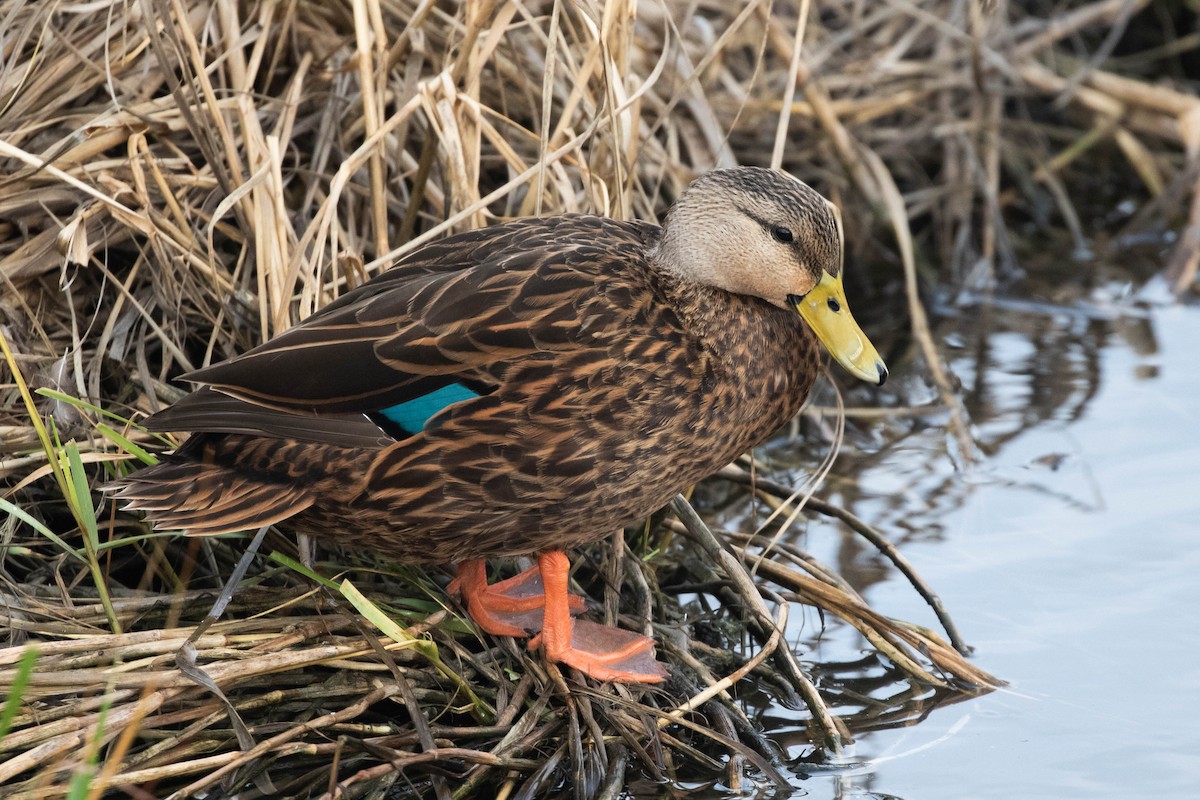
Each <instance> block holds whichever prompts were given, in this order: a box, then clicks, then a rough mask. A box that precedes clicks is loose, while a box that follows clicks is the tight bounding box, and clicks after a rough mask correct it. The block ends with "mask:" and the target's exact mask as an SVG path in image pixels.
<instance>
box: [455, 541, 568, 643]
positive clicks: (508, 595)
mask: <svg viewBox="0 0 1200 800" xmlns="http://www.w3.org/2000/svg"><path fill="white" fill-rule="evenodd" d="M448 589H449V591H450V593H451V594H457V595H461V596H462V598H463V600H464V601H465V602H466V604H467V611H468V612H469V613H470V615H471V619H473V620H475V623H476V624H477V625H479V627H481V628H483V629H484V630H485V631H487V632H488V633H490V634H492V635H493V636H518V637H522V636H529V635H530V633H536V632H537V631H540V630H541V629H542V617H543V612H542V607H543V606H544V605H545V597H544V595H543V591H542V579H541V573H540V571H539V570H538V568H537V567H530V568H529V569H527V570H525V571H524V572H522V573H520V574H518V575H514V576H513V577H511V578H508V579H507V580H503V581H500V582H498V583H494V584H492V585H490V586H489V585H488V582H487V566H486V565H485V564H484V562H483V561H482V560H474V561H463V562H462V563H460V564H459V565H458V570H457V573H456V574H455V577H454V580H453V581H451V582H450V586H449V587H448ZM567 603H568V609H569V611H570V612H571V613H576V614H577V613H579V612H581V611H583V609H584V602H583V598H582V597H579V596H578V595H569V596H568V600H567Z"/></svg>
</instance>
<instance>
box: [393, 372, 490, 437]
mask: <svg viewBox="0 0 1200 800" xmlns="http://www.w3.org/2000/svg"><path fill="white" fill-rule="evenodd" d="M476 397H479V394H478V393H477V392H473V391H471V390H470V389H468V388H467V387H465V386H463V385H462V384H459V383H451V384H449V385H447V386H443V387H441V388H440V389H434V390H433V391H432V392H429V393H428V394H423V395H421V396H420V397H414V398H413V399H412V400H406V401H404V402H403V403H397V404H396V405H394V406H388V407H387V408H381V409H379V411H378V412H376V413H378V414H379V415H380V416H382V417H384V418H386V419H387V420H388V421H389V422H391V423H392V424H394V425H396V426H397V427H398V428H400V429H401V430H402V431H404V432H405V433H409V434H414V433H419V432H420V431H421V429H422V428H424V427H425V423H426V422H428V421H429V418H430V417H432V416H433V415H434V414H436V413H438V412H439V411H441V410H442V409H443V408H445V407H446V406H450V405H453V404H455V403H459V402H462V401H463V400H471V399H473V398H476Z"/></svg>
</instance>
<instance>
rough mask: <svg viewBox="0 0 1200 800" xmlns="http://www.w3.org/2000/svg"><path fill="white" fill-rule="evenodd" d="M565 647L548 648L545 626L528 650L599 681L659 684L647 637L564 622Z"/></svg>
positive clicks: (661, 675)
mask: <svg viewBox="0 0 1200 800" xmlns="http://www.w3.org/2000/svg"><path fill="white" fill-rule="evenodd" d="M568 624H569V625H570V626H571V627H570V631H569V634H568V636H567V637H563V638H566V639H567V643H566V645H565V646H563V645H562V644H561V642H560V643H558V644H557V645H555V644H551V642H552V640H553V639H552V638H548V632H547V628H549V627H550V626H549V625H547V626H546V627H544V628H543V629H542V633H539V634H538V635H537V636H535V637H534V638H533V639H530V640H529V648H530V649H531V650H532V649H535V648H537V647H542V648H543V650H544V651H545V653H546V658H547V659H548V660H550V661H555V662H559V663H562V664H567V665H569V666H572V667H574V668H575V669H577V670H579V671H580V672H582V673H584V674H586V675H590V676H591V677H593V678H595V679H596V680H600V681H617V682H619V683H661V682H662V681H663V680H664V679H665V678H666V677H667V670H666V668H665V667H664V666H663V665H662V664H661V663H660V662H659V661H658V660H657V659H656V658H655V657H654V640H653V639H651V638H650V637H648V636H641V635H640V634H636V633H632V632H630V631H626V630H622V629H620V628H614V627H612V626H610V625H600V624H597V623H595V622H589V621H588V620H586V619H576V620H568Z"/></svg>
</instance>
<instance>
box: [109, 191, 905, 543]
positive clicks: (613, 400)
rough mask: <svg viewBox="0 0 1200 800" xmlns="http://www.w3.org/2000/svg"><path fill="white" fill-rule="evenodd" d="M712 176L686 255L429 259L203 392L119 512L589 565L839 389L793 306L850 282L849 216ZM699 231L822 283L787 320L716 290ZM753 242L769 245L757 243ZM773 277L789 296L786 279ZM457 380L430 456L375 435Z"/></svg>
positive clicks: (217, 528) (589, 235) (535, 251)
mask: <svg viewBox="0 0 1200 800" xmlns="http://www.w3.org/2000/svg"><path fill="white" fill-rule="evenodd" d="M711 175H714V176H716V177H714V178H710V179H709V181H708V184H707V187H706V189H705V191H706V192H708V193H710V194H712V196H713V197H716V198H718V199H721V200H722V202H723V203H724V200H726V199H727V200H728V202H727V203H724V205H721V206H720V207H711V206H712V204H711V203H707V204H702V201H707V200H708V198H707V197H706V196H704V195H703V194H700V193H698V194H696V195H695V197H696V199H695V201H694V207H692V208H690V209H689V207H688V206H686V205H683V204H681V205H680V206H678V207H677V209H676V211H674V212H672V216H671V217H670V218H669V220H668V223H667V234H666V235H665V236H664V233H663V229H661V228H659V227H658V226H656V225H651V224H647V223H641V222H618V221H613V220H609V219H603V218H600V217H592V216H582V215H567V216H561V217H551V218H545V219H524V220H519V221H516V222H510V223H506V224H503V225H497V226H494V227H490V228H486V229H482V230H477V231H473V232H470V233H465V234H461V235H458V236H453V237H450V238H447V239H444V240H442V241H439V242H435V243H432V244H429V245H427V246H425V247H423V248H421V249H419V250H417V251H415V252H414V253H412V254H411V255H410V256H408V257H407V258H405V259H404V260H402V261H401V262H400V263H398V264H397V265H396V266H395V267H394V268H392V269H391V270H389V271H388V272H386V273H384V274H383V275H381V276H379V277H378V278H376V279H375V280H373V281H371V282H369V283H367V284H366V285H364V286H362V287H359V288H358V289H356V290H354V291H352V292H349V293H348V294H346V295H345V296H343V297H341V298H339V299H338V300H337V301H336V302H334V303H331V304H330V305H329V306H327V307H326V308H324V309H322V310H321V311H319V312H318V313H316V314H314V315H312V316H311V317H310V318H308V319H307V320H305V321H304V322H303V323H301V324H300V325H298V326H297V327H295V328H293V329H291V330H289V331H286V332H284V333H283V334H280V335H279V336H277V337H275V338H274V339H272V340H271V341H269V342H267V343H266V344H264V345H262V346H260V347H258V348H256V349H254V350H252V351H250V352H249V353H246V354H245V355H243V356H241V357H239V358H236V359H233V360H231V361H228V362H225V363H223V364H218V365H215V366H212V367H209V368H206V369H202V370H200V371H198V372H196V373H193V374H192V375H190V376H187V377H188V379H189V380H193V381H195V382H198V383H201V384H204V385H205V388H202V389H200V390H199V391H197V392H196V393H194V394H192V395H191V396H189V397H188V398H185V399H184V400H183V401H182V402H180V403H178V404H176V405H175V406H174V407H172V408H170V409H167V410H166V411H163V412H160V413H159V414H156V415H154V416H153V417H151V418H150V420H149V425H150V427H151V428H153V429H155V430H171V431H192V432H195V433H194V435H193V436H192V438H191V439H190V440H189V441H188V442H187V444H186V445H184V447H182V448H181V449H180V450H179V452H178V453H177V454H175V455H174V456H171V457H169V458H168V459H167V460H165V461H164V462H163V463H162V464H160V465H158V466H155V467H151V468H149V469H145V470H142V471H140V472H138V473H135V474H134V475H132V476H131V477H129V478H127V479H125V480H124V481H123V483H122V484H121V488H120V491H119V496H120V497H122V498H123V499H125V500H127V501H128V502H129V505H130V507H133V508H139V509H143V510H145V511H146V512H147V515H148V516H149V517H150V518H151V519H152V520H153V521H154V522H155V524H156V525H157V526H159V527H164V528H186V529H188V530H189V531H190V532H193V533H218V532H223V531H230V530H243V529H250V528H254V527H257V526H259V525H262V524H265V523H268V522H278V521H282V520H284V519H287V520H288V524H289V525H290V526H292V527H293V528H295V529H297V530H300V531H305V532H308V533H311V534H314V535H315V536H317V537H321V538H325V539H328V540H333V541H337V542H340V543H342V544H346V545H349V546H353V547H364V548H369V549H372V550H375V551H378V552H380V553H382V554H384V555H386V556H389V557H391V558H394V559H397V560H401V561H405V562H416V563H451V562H454V563H457V562H461V561H463V560H467V559H479V558H491V557H496V556H512V555H522V554H531V553H535V552H541V551H545V550H550V549H555V550H557V549H564V548H570V547H572V546H574V545H577V544H581V543H583V542H587V541H591V540H595V539H598V538H601V537H604V536H606V535H608V534H610V533H612V532H613V531H614V530H615V529H616V528H618V527H619V526H622V525H626V524H630V523H633V522H635V521H636V520H637V519H638V518H640V517H643V516H645V515H647V514H649V513H651V512H653V511H654V510H656V509H658V508H659V507H661V506H663V505H664V504H665V503H666V502H668V501H669V499H670V498H671V497H672V496H673V495H674V494H675V493H677V492H679V491H680V490H681V489H684V488H685V487H687V486H689V485H690V484H692V483H694V482H696V481H697V480H699V479H701V478H703V477H705V476H706V475H709V474H711V473H712V472H714V471H715V470H717V469H719V468H721V467H722V466H724V465H725V464H727V463H729V462H730V461H731V460H732V459H733V458H735V457H736V456H737V455H738V454H739V453H741V452H743V451H745V450H747V449H748V448H750V447H753V446H755V445H757V444H759V443H760V442H762V441H763V440H764V439H765V438H766V437H768V436H769V435H771V434H772V433H773V432H774V431H775V430H777V429H778V428H779V427H780V426H781V425H782V424H783V423H784V422H786V421H787V420H788V419H789V418H790V417H791V416H792V415H793V414H795V413H796V412H797V410H798V409H799V407H800V405H801V403H802V402H803V400H804V397H805V396H806V394H807V393H808V391H809V388H810V386H811V384H812V381H813V378H814V376H815V374H816V372H817V371H818V351H817V346H816V340H815V338H814V337H813V335H812V334H811V333H810V331H809V330H808V328H807V327H806V326H805V325H804V323H803V322H802V320H801V319H800V317H799V316H798V315H797V313H796V311H795V309H794V307H788V305H787V303H785V302H784V300H785V298H787V297H788V296H789V294H797V295H801V294H803V293H804V292H806V291H808V290H809V289H810V288H811V286H812V284H813V283H815V281H816V280H817V277H818V276H819V275H820V274H821V271H822V270H824V271H826V272H832V273H834V274H836V273H837V272H838V270H839V269H840V258H841V239H840V231H839V230H838V229H837V228H836V220H834V217H833V215H832V213H831V212H830V210H829V208H828V204H826V203H825V202H824V200H822V199H820V197H819V195H816V194H815V193H814V192H812V190H810V189H808V187H806V186H804V185H803V184H801V183H799V182H798V181H795V180H794V179H792V178H790V177H786V176H778V175H776V174H775V173H768V172H767V171H765V170H734V171H729V172H724V173H711ZM693 192H695V190H693ZM789 192H790V193H791V194H792V195H794V197H789V196H788V193H789ZM710 212H711V214H710ZM772 214H773V215H775V216H774V217H770V216H769V215H772ZM689 215H690V218H694V219H696V220H699V221H700V222H702V223H703V224H704V225H709V224H711V225H721V226H725V225H726V223H725V222H724V221H723V220H724V219H725V216H722V215H726V216H728V217H736V218H737V219H738V220H740V222H739V223H738V224H740V225H741V227H740V228H738V227H737V226H736V225H734V226H730V227H728V229H726V227H722V228H721V230H720V231H719V233H720V236H721V237H723V238H720V239H718V238H717V237H716V236H714V240H713V241H715V242H717V244H713V247H717V246H718V245H719V246H722V247H723V246H725V245H724V244H721V242H724V241H725V240H726V239H728V240H729V243H728V246H729V247H731V248H734V249H732V250H726V251H721V252H724V253H726V254H728V253H734V252H737V253H739V254H740V253H741V251H742V250H745V252H746V253H747V254H748V255H747V263H746V264H745V265H743V266H741V267H739V269H740V270H744V271H753V270H758V269H759V266H758V264H759V262H760V261H763V259H762V258H760V257H759V255H758V253H759V250H761V251H762V252H765V253H775V250H773V249H771V248H776V247H778V248H781V249H780V250H779V253H780V254H782V255H780V256H779V259H780V260H783V261H787V260H788V259H793V260H794V261H795V263H794V264H790V265H787V264H785V265H784V266H783V267H779V268H778V269H777V270H776V271H777V272H779V273H780V274H785V272H786V270H791V272H786V274H788V275H793V274H794V275H797V276H800V277H799V278H798V279H797V280H798V281H799V283H802V284H805V283H806V285H804V286H801V285H796V286H792V285H779V286H778V287H777V288H770V289H769V291H771V292H774V291H777V292H778V296H777V298H776V297H774V296H771V297H767V293H766V292H764V293H763V294H762V296H751V295H750V294H742V293H734V292H732V291H727V290H726V289H722V288H717V286H715V285H712V281H710V280H709V279H708V277H707V276H708V274H709V273H710V272H712V271H714V270H715V271H719V270H721V269H723V268H724V267H723V266H722V265H721V263H720V262H721V257H723V256H721V257H719V256H720V253H717V254H714V255H713V257H712V258H711V259H710V261H712V264H709V265H708V266H707V267H704V266H703V265H702V264H701V265H700V266H698V267H697V275H698V277H692V276H691V273H690V271H689V270H690V267H689V265H688V264H683V263H681V262H683V261H689V260H690V257H689V256H688V254H689V253H692V252H693V251H695V252H700V250H699V249H700V248H704V247H707V246H709V244H711V243H710V242H707V241H699V239H702V238H703V237H696V238H697V239H698V241H695V242H689V241H688V240H687V239H686V238H683V239H680V241H678V242H673V241H671V240H669V237H670V235H671V234H672V232H674V233H675V234H685V233H687V230H686V229H685V228H684V225H683V224H677V222H676V216H679V217H680V218H681V219H685V218H689ZM743 215H744V216H743ZM775 217H782V218H783V219H785V221H788V220H790V222H789V224H791V225H792V227H794V228H796V230H797V235H796V243H795V245H794V246H792V245H787V246H785V245H776V244H774V243H773V240H771V238H770V236H769V235H768V233H766V232H764V231H767V232H769V231H771V230H772V228H771V227H770V226H771V225H777V224H779V223H778V220H777V219H776V218H775ZM710 218H711V221H710ZM761 226H766V227H761ZM805 226H808V227H807V228H806V227H805ZM697 230H698V229H697ZM755 236H758V237H761V238H762V239H763V242H762V243H758V242H754V243H747V242H746V241H745V240H746V239H747V238H748V237H749V238H753V237H755ZM751 245H753V246H751ZM755 248H758V250H756V249H755ZM788 254H791V255H788ZM701 255H703V253H701ZM701 261H703V259H700V258H697V262H698V263H699V262H701ZM714 264H715V265H716V266H714ZM706 269H707V270H708V272H706V271H705V270H706ZM762 269H763V270H764V272H763V274H764V275H766V276H767V277H765V278H763V279H762V280H761V281H760V282H761V283H763V284H765V285H768V286H769V287H774V282H775V280H776V279H775V277H774V276H775V272H772V270H773V269H776V265H774V264H773V263H763V264H762ZM806 276H807V277H806ZM730 280H731V281H734V283H732V284H731V285H734V286H736V287H739V289H740V287H741V285H742V283H745V282H748V283H747V285H756V284H755V283H754V282H755V280H756V279H755V278H754V276H753V275H751V276H749V277H746V276H742V275H740V273H739V274H737V275H734V277H733V278H731V279H730ZM880 368H881V369H882V366H881V367H880ZM881 376H882V373H881ZM454 382H458V383H460V384H465V385H467V386H470V387H471V388H472V389H473V390H474V391H475V392H477V393H480V395H481V396H479V397H477V398H474V399H468V400H465V401H462V402H458V403H456V404H454V405H451V406H449V407H447V408H445V409H444V410H442V411H441V412H440V413H437V414H436V415H434V416H433V417H432V418H431V419H430V420H429V421H428V422H427V423H426V425H425V428H424V430H422V431H421V432H419V433H417V434H416V435H411V436H405V435H397V434H396V433H395V431H392V432H390V434H389V432H388V430H387V428H386V426H383V427H380V426H379V425H377V424H376V423H377V421H378V420H376V419H373V418H372V417H370V416H368V414H369V412H373V411H376V410H378V409H381V408H384V407H387V406H390V405H393V404H396V403H401V402H405V401H407V400H409V399H411V398H413V397H415V396H419V395H422V394H425V393H427V392H429V391H431V390H434V389H437V388H439V387H442V386H446V385H448V384H450V383H454Z"/></svg>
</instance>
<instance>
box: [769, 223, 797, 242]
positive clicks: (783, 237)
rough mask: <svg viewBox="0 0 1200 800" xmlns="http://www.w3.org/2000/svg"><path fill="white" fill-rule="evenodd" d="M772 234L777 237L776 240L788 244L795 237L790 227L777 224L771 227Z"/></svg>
mask: <svg viewBox="0 0 1200 800" xmlns="http://www.w3.org/2000/svg"><path fill="white" fill-rule="evenodd" d="M771 235H772V236H774V237H775V241H777V242H783V243H784V244H788V243H789V242H791V241H792V239H793V238H794V237H793V236H792V231H791V229H790V228H785V227H783V226H782V225H776V226H775V227H773V228H771Z"/></svg>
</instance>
